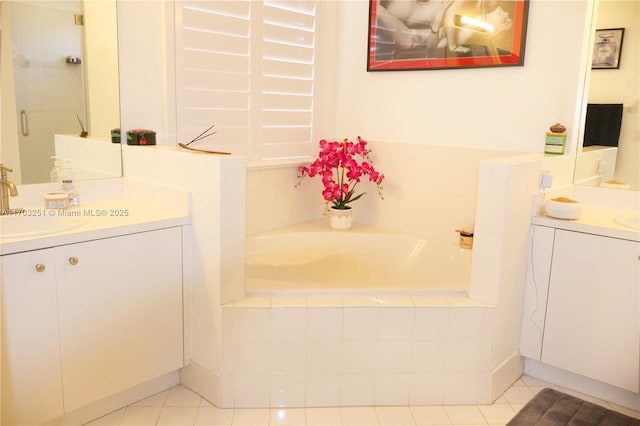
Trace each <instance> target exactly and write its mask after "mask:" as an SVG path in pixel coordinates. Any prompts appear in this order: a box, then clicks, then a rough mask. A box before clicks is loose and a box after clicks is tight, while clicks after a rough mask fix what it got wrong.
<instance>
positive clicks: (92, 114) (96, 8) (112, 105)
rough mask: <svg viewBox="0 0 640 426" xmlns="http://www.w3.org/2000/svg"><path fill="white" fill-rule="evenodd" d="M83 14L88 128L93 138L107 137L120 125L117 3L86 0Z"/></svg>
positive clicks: (113, 1) (111, 0) (113, 0)
mask: <svg viewBox="0 0 640 426" xmlns="http://www.w3.org/2000/svg"><path fill="white" fill-rule="evenodd" d="M83 14H84V36H85V52H86V58H85V66H86V75H87V81H86V85H87V87H86V93H87V110H88V116H89V119H88V120H89V129H90V130H91V132H90V133H91V136H93V137H100V138H109V137H110V135H111V129H114V128H116V127H120V105H119V104H120V100H119V96H118V91H119V90H120V88H119V87H118V44H117V43H115V42H114V40H117V26H116V18H117V17H116V2H115V0H110V1H85V2H84V5H83Z"/></svg>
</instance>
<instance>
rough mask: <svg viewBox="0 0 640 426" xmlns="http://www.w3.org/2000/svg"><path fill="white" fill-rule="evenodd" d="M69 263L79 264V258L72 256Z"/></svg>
mask: <svg viewBox="0 0 640 426" xmlns="http://www.w3.org/2000/svg"><path fill="white" fill-rule="evenodd" d="M69 263H70V264H72V265H77V264H78V258H77V257H75V256H74V257H70V258H69Z"/></svg>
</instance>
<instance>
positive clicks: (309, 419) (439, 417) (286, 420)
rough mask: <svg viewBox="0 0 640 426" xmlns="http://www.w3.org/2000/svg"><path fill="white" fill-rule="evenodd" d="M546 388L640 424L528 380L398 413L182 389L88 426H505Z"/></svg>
mask: <svg viewBox="0 0 640 426" xmlns="http://www.w3.org/2000/svg"><path fill="white" fill-rule="evenodd" d="M545 387H553V388H555V389H558V390H560V391H562V392H566V393H569V394H571V395H574V396H577V397H578V398H582V399H585V400H588V401H591V402H593V403H595V404H599V405H602V406H603V407H605V408H609V409H613V410H616V411H619V412H622V413H624V414H627V415H630V416H632V417H636V418H640V413H639V412H634V411H630V410H627V409H624V408H620V407H618V406H616V405H614V404H611V403H608V402H606V401H602V400H599V399H595V398H593V397H590V396H588V395H584V394H580V393H576V392H573V391H571V390H569V389H566V388H561V387H558V386H554V385H552V384H550V383H547V382H544V381H541V380H538V379H536V378H533V377H530V376H522V377H521V378H520V379H519V380H518V381H516V382H515V383H514V384H513V385H512V386H511V387H510V388H509V389H507V391H506V392H505V393H504V394H503V395H502V396H500V397H499V398H498V400H497V401H495V402H494V403H493V404H490V405H429V406H426V405H408V406H407V405H405V406H393V407H382V406H372V407H310V408H270V409H269V408H227V409H223V408H217V407H214V406H213V405H212V404H210V403H209V402H208V401H206V400H205V399H203V398H201V397H200V396H199V395H197V394H195V393H193V392H191V391H190V390H189V389H187V388H185V387H184V386H182V385H178V386H176V387H173V388H171V389H169V390H166V391H164V392H161V393H158V394H156V395H153V396H151V397H149V398H146V399H143V400H141V401H138V402H136V403H134V404H131V405H130V406H128V407H125V408H122V409H120V410H118V411H115V412H113V413H111V414H108V415H106V416H104V417H101V418H99V419H96V420H94V421H92V422H90V423H88V424H87V426H126V425H135V426H155V425H173V426H189V425H200V426H247V425H252V426H268V425H270V426H275V425H278V426H286V425H291V426H356V425H366V426H427V425H431V426H435V425H440V426H444V425H448V426H461V425H496V426H497V425H504V424H506V423H507V422H508V421H509V420H511V418H513V416H514V415H515V414H516V413H517V412H518V410H520V409H521V408H522V407H523V406H524V405H525V404H526V403H527V402H529V400H530V399H531V398H533V397H534V396H535V395H536V394H537V393H538V392H539V391H540V390H542V389H543V388H545Z"/></svg>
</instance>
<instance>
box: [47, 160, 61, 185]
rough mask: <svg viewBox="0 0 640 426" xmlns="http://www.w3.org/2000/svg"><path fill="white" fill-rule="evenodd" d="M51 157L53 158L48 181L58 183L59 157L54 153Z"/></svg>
mask: <svg viewBox="0 0 640 426" xmlns="http://www.w3.org/2000/svg"><path fill="white" fill-rule="evenodd" d="M51 159H52V160H53V167H52V168H51V171H50V172H49V182H51V183H58V182H60V171H61V170H60V165H61V164H60V158H59V157H56V156H55V155H52V156H51Z"/></svg>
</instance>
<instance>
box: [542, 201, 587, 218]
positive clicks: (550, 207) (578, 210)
mask: <svg viewBox="0 0 640 426" xmlns="http://www.w3.org/2000/svg"><path fill="white" fill-rule="evenodd" d="M572 201H573V202H570V201H558V199H551V200H549V201H547V202H546V203H545V206H544V210H545V212H546V213H547V216H550V217H554V218H556V219H577V218H579V217H580V214H582V204H580V203H579V202H577V201H575V200H572Z"/></svg>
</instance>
